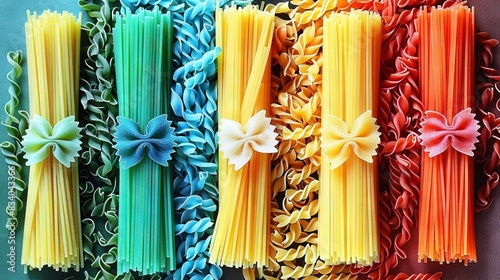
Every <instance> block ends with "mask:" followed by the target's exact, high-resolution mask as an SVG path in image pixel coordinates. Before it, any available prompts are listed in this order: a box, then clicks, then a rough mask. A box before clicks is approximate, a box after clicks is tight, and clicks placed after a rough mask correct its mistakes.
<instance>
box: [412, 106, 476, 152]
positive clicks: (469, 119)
mask: <svg viewBox="0 0 500 280" xmlns="http://www.w3.org/2000/svg"><path fill="white" fill-rule="evenodd" d="M474 116H475V114H473V113H471V109H470V108H466V109H464V110H462V111H460V112H459V113H458V114H456V115H455V116H454V117H453V120H452V122H451V125H448V120H447V119H446V117H445V116H444V115H443V114H441V113H439V112H436V111H426V112H425V117H424V120H423V121H422V123H421V125H422V128H420V130H419V131H420V134H421V135H420V137H419V138H420V140H421V141H422V142H421V145H422V146H424V147H425V149H424V150H425V151H426V152H428V153H429V157H435V156H437V155H439V154H441V153H442V152H444V151H446V149H448V148H449V147H450V146H451V147H453V148H454V149H455V150H457V151H458V152H460V153H463V154H465V155H468V156H474V152H473V150H474V149H475V146H474V144H475V143H477V142H479V140H478V139H477V137H478V136H479V132H478V130H479V122H478V121H477V120H475V119H474Z"/></svg>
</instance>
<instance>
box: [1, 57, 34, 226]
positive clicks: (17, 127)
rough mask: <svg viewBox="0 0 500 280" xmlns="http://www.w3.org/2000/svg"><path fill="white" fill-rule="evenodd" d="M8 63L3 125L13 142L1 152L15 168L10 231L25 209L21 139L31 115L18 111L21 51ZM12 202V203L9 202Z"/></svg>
mask: <svg viewBox="0 0 500 280" xmlns="http://www.w3.org/2000/svg"><path fill="white" fill-rule="evenodd" d="M7 61H8V62H9V65H10V67H11V70H10V72H9V73H8V74H7V79H8V80H9V83H10V86H9V95H10V99H9V101H8V102H7V104H5V113H6V114H7V118H6V119H5V121H4V122H2V125H3V126H5V127H6V128H7V134H8V135H9V136H10V137H11V139H12V142H11V141H4V142H3V143H1V144H0V150H1V151H2V154H3V155H4V156H5V162H6V163H7V164H8V165H9V166H12V167H14V176H12V177H9V184H11V179H10V178H14V179H13V180H14V181H12V182H13V183H14V192H15V196H14V201H12V203H8V205H7V208H6V212H7V215H8V218H7V224H6V227H7V228H9V229H11V230H12V229H16V228H17V225H18V221H17V214H18V212H19V211H21V209H22V208H23V201H22V200H21V196H22V194H23V192H24V190H25V189H26V183H25V182H24V181H23V180H22V178H21V171H22V169H23V166H22V165H21V164H20V163H19V156H20V153H21V138H22V136H23V135H24V134H25V130H26V128H27V127H28V120H29V115H28V112H26V111H24V110H19V111H18V110H17V107H18V106H19V96H20V95H21V87H20V86H19V78H20V77H21V74H22V72H23V71H22V67H21V65H22V63H23V54H22V52H21V51H16V52H9V53H8V54H7ZM9 202H10V201H9Z"/></svg>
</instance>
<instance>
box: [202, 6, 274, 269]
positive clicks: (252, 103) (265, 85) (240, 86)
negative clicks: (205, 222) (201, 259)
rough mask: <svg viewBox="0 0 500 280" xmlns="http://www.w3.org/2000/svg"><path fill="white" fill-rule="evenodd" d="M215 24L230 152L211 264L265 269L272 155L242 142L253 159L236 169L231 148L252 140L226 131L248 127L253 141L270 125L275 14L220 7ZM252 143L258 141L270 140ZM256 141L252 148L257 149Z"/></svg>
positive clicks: (223, 156) (222, 172) (222, 173)
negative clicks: (271, 62)
mask: <svg viewBox="0 0 500 280" xmlns="http://www.w3.org/2000/svg"><path fill="white" fill-rule="evenodd" d="M216 23H217V25H216V45H217V46H220V47H221V48H222V53H221V55H220V57H219V59H218V71H219V72H218V110H219V111H218V112H219V120H220V124H219V130H220V131H219V142H220V148H219V150H220V151H222V150H224V151H225V152H224V153H222V152H220V155H219V198H220V210H219V215H218V217H217V220H216V223H215V229H214V234H213V239H212V243H211V245H210V250H209V252H210V262H211V263H215V264H219V265H226V266H235V267H243V268H248V267H252V266H256V267H262V266H265V265H267V261H268V250H267V244H268V241H269V207H270V205H269V203H270V195H271V190H270V173H271V167H270V162H271V159H270V155H269V154H266V153H260V152H257V149H256V151H252V150H248V149H247V148H249V146H248V145H250V144H243V146H242V150H241V151H246V152H247V153H245V155H247V156H248V155H250V157H249V158H247V159H248V160H249V161H248V162H239V163H237V164H236V165H233V164H234V162H233V161H232V160H233V159H229V160H228V159H227V157H228V156H229V154H230V151H229V150H227V149H226V148H230V147H231V146H232V145H233V144H238V143H246V142H245V141H247V140H245V138H242V139H241V140H238V141H233V140H231V139H233V138H232V136H230V135H229V134H231V133H234V132H237V131H236V130H233V129H231V128H230V129H228V130H226V133H224V132H223V129H222V127H223V126H224V125H225V124H227V125H232V126H233V127H235V128H238V127H239V129H243V127H242V125H243V126H246V129H245V130H241V131H240V132H239V133H241V135H244V137H253V136H252V135H253V134H252V132H251V131H254V132H256V130H260V129H261V128H264V127H267V124H268V123H269V121H268V120H269V119H267V120H266V118H265V113H266V111H269V106H270V98H271V96H270V91H269V90H270V57H269V53H270V46H271V38H272V32H273V30H274V13H273V12H266V11H259V10H258V9H257V8H256V7H255V6H247V7H245V8H243V9H237V8H236V7H234V6H231V7H227V8H226V9H224V10H222V9H220V8H218V9H217V11H216ZM266 123H267V124H266ZM252 124H253V125H252ZM262 125H263V126H262ZM245 133H250V135H247V134H245ZM271 133H274V132H271ZM224 135H227V136H224ZM255 135H258V134H255ZM271 138H273V137H272V136H271ZM235 139H236V138H235ZM248 139H254V140H256V141H257V142H258V141H259V140H258V139H262V140H264V139H270V138H268V137H256V138H248ZM226 140H228V141H227V142H226V144H223V142H224V141H226ZM242 141H243V142H242ZM257 142H254V144H251V145H252V146H253V147H255V144H256V143H257ZM257 145H258V144H257ZM273 146H274V144H273ZM271 148H272V149H274V147H271ZM225 149H226V150H225ZM236 150H239V148H236ZM248 152H249V154H248ZM268 152H269V151H268ZM241 154H243V153H239V155H241ZM240 164H241V166H240ZM236 169H237V170H236ZM235 203H236V204H237V207H236V208H235Z"/></svg>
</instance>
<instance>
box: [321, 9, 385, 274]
mask: <svg viewBox="0 0 500 280" xmlns="http://www.w3.org/2000/svg"><path fill="white" fill-rule="evenodd" d="M381 28H382V22H381V18H380V16H378V15H377V14H374V13H370V12H366V11H358V10H352V11H351V12H350V13H345V12H342V13H332V14H331V15H329V16H327V17H326V18H325V20H324V34H323V44H324V45H323V58H324V64H323V92H322V107H321V117H322V134H321V135H322V136H321V150H322V156H321V166H320V177H319V182H320V188H319V226H318V246H319V254H320V257H321V258H322V259H323V260H325V263H327V264H342V263H346V264H351V263H353V264H357V265H359V266H366V265H371V264H372V263H373V262H378V261H379V253H378V250H379V249H378V247H379V232H378V222H377V201H378V200H377V193H378V188H377V162H376V160H374V158H375V159H376V157H375V156H376V149H377V145H378V144H379V143H380V138H379V135H380V133H379V132H378V131H377V130H378V126H377V125H375V121H376V119H375V117H376V116H377V99H378V95H377V93H378V82H379V71H380V70H379V61H380V46H381Z"/></svg>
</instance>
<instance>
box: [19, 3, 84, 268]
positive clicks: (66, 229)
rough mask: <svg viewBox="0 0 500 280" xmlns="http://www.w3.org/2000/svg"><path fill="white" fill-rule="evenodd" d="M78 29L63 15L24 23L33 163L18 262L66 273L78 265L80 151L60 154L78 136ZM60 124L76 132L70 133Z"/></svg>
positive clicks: (28, 144) (32, 17) (28, 143)
mask: <svg viewBox="0 0 500 280" xmlns="http://www.w3.org/2000/svg"><path fill="white" fill-rule="evenodd" d="M80 27H81V15H80V17H78V18H76V17H75V16H73V15H72V14H69V13H67V12H63V13H61V14H60V13H56V12H49V11H45V12H43V13H42V14H41V15H37V14H36V13H34V14H30V13H29V12H28V21H27V22H26V24H25V30H26V53H27V62H28V82H29V100H30V105H29V108H30V114H31V116H33V118H31V120H30V128H29V129H28V130H27V131H26V136H24V140H23V145H24V147H23V150H25V152H26V154H25V158H27V159H28V162H33V163H34V164H32V165H31V167H30V173H29V182H28V195H27V201H26V217H25V223H24V224H25V226H24V235H23V248H22V256H21V263H22V264H24V265H25V267H29V268H39V269H41V268H42V267H44V266H45V265H47V266H51V267H53V268H54V269H56V270H58V269H62V270H64V271H66V270H67V269H68V268H70V267H73V268H75V269H76V270H78V269H79V268H80V267H82V266H83V261H84V259H83V251H82V231H81V224H80V199H79V192H78V165H77V164H76V163H75V162H74V161H75V160H74V155H75V154H74V153H76V155H77V152H78V150H79V147H78V146H75V147H74V148H76V150H74V149H72V152H71V154H70V155H67V156H71V158H69V157H68V158H67V159H66V160H65V159H64V158H63V157H64V150H61V148H64V147H67V146H64V145H65V140H68V141H67V144H69V142H72V143H74V144H78V143H77V142H79V140H78V139H79V137H80V136H79V130H80V129H78V128H77V127H76V123H75V122H74V117H75V116H76V115H78V111H77V97H78V88H79V87H78V83H79V71H80V70H79V66H80ZM68 117H69V118H68ZM35 124H36V125H35ZM41 124H43V125H41ZM65 125H69V126H71V127H72V128H74V129H75V130H73V131H72V134H71V135H67V133H68V129H70V127H64V126H65ZM52 126H54V127H53V128H54V129H53V130H52ZM65 134H66V135H65ZM66 136H68V137H69V138H66ZM32 141H35V143H38V144H35V145H33V143H32ZM40 143H45V144H44V145H41V144H40ZM61 152H63V154H61ZM35 162H36V163H35Z"/></svg>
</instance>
